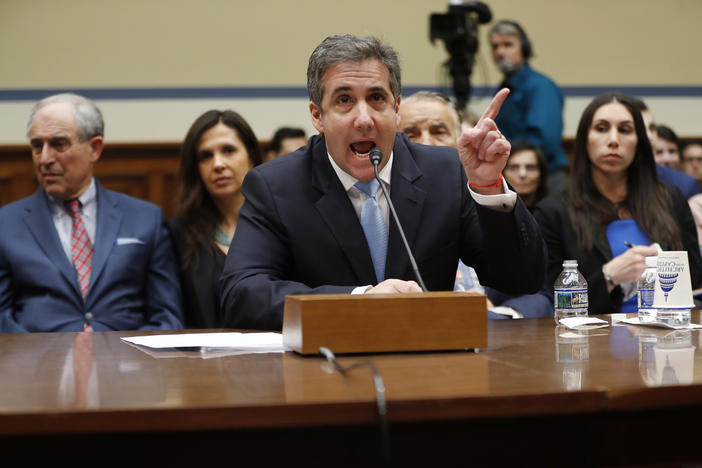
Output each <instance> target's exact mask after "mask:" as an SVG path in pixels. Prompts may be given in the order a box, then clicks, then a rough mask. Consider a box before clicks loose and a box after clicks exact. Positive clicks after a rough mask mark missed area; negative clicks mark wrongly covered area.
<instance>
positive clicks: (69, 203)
mask: <svg viewBox="0 0 702 468" xmlns="http://www.w3.org/2000/svg"><path fill="white" fill-rule="evenodd" d="M103 128H104V126H103V121H102V115H101V113H100V111H99V109H98V108H97V107H96V106H95V105H94V104H93V103H92V102H91V101H89V100H87V99H85V98H83V97H81V96H77V95H75V94H59V95H55V96H50V97H48V98H45V99H43V100H42V101H40V102H39V103H38V104H37V105H36V106H34V109H33V110H32V114H31V117H30V120H29V124H28V127H27V135H28V136H29V139H30V145H31V149H32V159H33V162H34V166H35V169H36V175H37V179H38V181H39V184H40V188H39V189H38V190H37V192H36V193H34V194H33V195H31V196H29V197H27V198H24V199H22V200H18V201H16V202H14V203H11V204H9V205H7V206H5V207H3V208H2V209H0V225H1V226H2V235H1V236H0V332H3V333H21V332H48V331H80V330H95V331H103V330H132V329H143V330H148V329H173V328H182V310H181V297H180V285H179V282H178V271H177V267H176V263H175V259H174V256H173V252H172V247H171V243H170V238H169V236H168V233H167V231H166V228H165V223H164V218H163V214H162V213H161V210H160V208H158V207H157V206H155V205H153V204H151V203H147V202H145V201H141V200H137V199H134V198H131V197H128V196H126V195H123V194H120V193H117V192H112V191H110V190H106V189H103V188H102V187H101V186H100V184H99V183H98V182H97V181H96V180H95V179H94V178H93V165H94V164H95V162H96V161H97V160H98V158H99V157H100V155H101V153H102V149H103Z"/></svg>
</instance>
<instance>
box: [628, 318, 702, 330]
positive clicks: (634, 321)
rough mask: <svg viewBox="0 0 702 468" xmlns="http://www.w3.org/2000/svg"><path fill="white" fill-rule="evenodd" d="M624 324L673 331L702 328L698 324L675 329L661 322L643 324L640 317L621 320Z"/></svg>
mask: <svg viewBox="0 0 702 468" xmlns="http://www.w3.org/2000/svg"><path fill="white" fill-rule="evenodd" d="M620 322H622V323H627V324H629V325H643V326H645V327H654V328H670V329H673V330H694V329H696V328H702V325H699V324H697V323H691V324H689V325H688V326H686V327H673V326H671V325H669V324H667V323H661V322H641V321H639V318H638V317H631V318H626V319H622V320H620Z"/></svg>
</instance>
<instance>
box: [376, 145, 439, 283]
mask: <svg viewBox="0 0 702 468" xmlns="http://www.w3.org/2000/svg"><path fill="white" fill-rule="evenodd" d="M382 160H383V152H382V151H381V150H380V148H378V147H377V146H374V147H373V148H372V149H371V150H370V162H371V163H372V164H373V171H375V180H377V181H378V183H379V184H380V188H382V189H383V194H384V195H385V199H386V200H387V201H388V206H389V207H390V212H391V213H392V217H393V218H394V219H395V224H397V229H398V230H399V231H400V236H401V237H402V242H403V243H404V244H405V250H406V251H407V256H409V260H410V264H412V270H414V277H415V278H417V283H419V286H420V287H421V288H422V291H424V292H427V287H426V286H425V285H424V280H422V275H420V274H419V268H417V262H415V261H414V255H412V251H411V250H410V248H409V244H408V243H407V238H406V237H405V232H404V231H403V230H402V225H401V224H400V218H398V217H397V213H396V212H395V207H394V206H393V204H392V200H390V195H389V194H388V191H387V189H386V188H385V184H384V183H383V181H382V180H380V177H379V176H378V165H379V164H380V161H382Z"/></svg>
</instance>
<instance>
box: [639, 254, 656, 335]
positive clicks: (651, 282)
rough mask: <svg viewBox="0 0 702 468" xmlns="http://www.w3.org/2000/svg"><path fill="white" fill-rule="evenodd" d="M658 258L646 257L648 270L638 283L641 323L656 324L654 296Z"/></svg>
mask: <svg viewBox="0 0 702 468" xmlns="http://www.w3.org/2000/svg"><path fill="white" fill-rule="evenodd" d="M657 264H658V257H646V269H645V270H644V272H643V273H642V274H641V277H640V278H639V280H638V281H637V283H636V289H637V291H638V295H639V322H641V323H646V322H654V321H655V320H656V309H654V308H653V294H654V292H655V290H656V265H657Z"/></svg>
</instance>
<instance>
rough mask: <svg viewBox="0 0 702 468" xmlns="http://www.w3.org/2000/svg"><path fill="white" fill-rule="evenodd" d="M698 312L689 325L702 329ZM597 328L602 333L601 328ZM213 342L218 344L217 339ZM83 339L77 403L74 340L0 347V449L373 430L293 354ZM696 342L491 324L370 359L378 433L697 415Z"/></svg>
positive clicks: (29, 339)
mask: <svg viewBox="0 0 702 468" xmlns="http://www.w3.org/2000/svg"><path fill="white" fill-rule="evenodd" d="M699 314H700V313H699V311H693V322H695V323H700V315H699ZM601 318H603V319H606V320H608V321H610V320H611V317H609V316H602V317H601ZM218 331H220V330H218ZM139 334H143V333H137V332H107V333H95V334H94V336H92V343H91V346H92V350H93V356H92V363H91V364H90V369H91V373H90V377H89V380H88V384H87V397H83V398H78V397H77V394H78V393H79V390H78V389H79V387H80V385H79V384H77V383H76V380H75V372H74V371H75V367H77V366H78V364H76V361H75V356H74V354H75V351H74V344H75V341H76V337H77V335H78V334H76V333H37V334H27V335H9V334H6V335H0V376H1V378H2V380H1V383H0V435H18V434H71V433H82V432H91V433H93V432H98V433H100V432H120V431H121V432H126V431H140V430H150V431H154V430H155V431H158V430H179V429H183V430H185V429H187V430H217V429H251V428H271V427H291V426H305V425H307V426H314V425H319V426H323V425H334V424H371V423H373V422H375V421H376V420H377V407H376V405H375V391H374V387H373V383H372V378H371V372H370V369H369V368H368V367H367V366H365V367H360V368H357V369H354V370H353V371H351V372H350V373H348V374H346V375H341V374H339V373H337V372H334V371H332V369H331V367H330V365H329V364H328V363H327V362H326V360H324V359H322V358H321V357H302V356H299V355H296V354H294V353H286V354H253V355H236V356H224V357H211V358H203V357H202V355H201V354H200V353H198V352H175V353H164V357H154V356H153V355H152V354H153V353H146V352H144V351H142V350H140V349H137V348H136V347H134V346H132V345H129V344H127V343H124V342H122V341H121V340H120V337H122V336H133V335H139ZM699 340H700V332H698V331H688V330H678V331H673V330H663V329H654V328H648V327H637V326H629V325H616V324H615V326H612V327H607V328H600V329H593V330H588V331H572V330H567V329H565V328H564V327H563V326H558V327H557V326H555V324H554V323H553V320H552V319H527V320H514V321H506V320H503V321H494V322H490V324H489V338H488V343H489V347H488V349H486V350H483V351H481V352H442V353H401V354H394V353H390V354H381V355H354V356H340V357H339V361H340V363H341V364H342V365H346V364H350V363H353V362H357V361H361V360H368V359H372V360H373V361H374V362H375V364H376V366H377V368H378V370H379V371H380V373H381V375H382V377H383V379H384V382H385V386H386V394H387V399H388V419H389V421H390V422H412V421H438V420H452V419H471V418H500V417H519V416H539V415H554V414H561V415H562V414H576V413H585V414H586V413H603V412H617V411H631V410H639V409H652V408H654V409H655V408H663V409H665V408H683V407H689V406H699V405H700V404H701V403H702V391H700V390H701V387H700V384H702V372H701V371H700V367H701V366H702V358H701V357H700V353H699V351H698V350H699V347H700V346H699Z"/></svg>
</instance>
